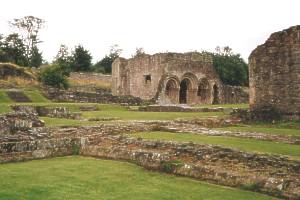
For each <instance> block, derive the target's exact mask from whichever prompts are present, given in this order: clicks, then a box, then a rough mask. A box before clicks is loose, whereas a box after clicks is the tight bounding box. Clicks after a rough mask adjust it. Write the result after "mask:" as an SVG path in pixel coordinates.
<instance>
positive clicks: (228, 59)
mask: <svg viewBox="0 0 300 200" xmlns="http://www.w3.org/2000/svg"><path fill="white" fill-rule="evenodd" d="M211 55H212V56H213V64H214V67H215V69H216V71H217V72H218V74H219V76H220V78H221V80H222V82H223V83H225V84H228V85H236V86H248V84H249V80H248V78H249V75H248V65H247V64H246V62H245V61H244V60H243V58H241V56H240V54H234V53H233V52H232V49H231V48H230V47H228V46H227V47H223V48H220V47H217V48H216V53H212V54H211Z"/></svg>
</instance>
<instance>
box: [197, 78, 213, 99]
mask: <svg viewBox="0 0 300 200" xmlns="http://www.w3.org/2000/svg"><path fill="white" fill-rule="evenodd" d="M197 96H198V97H199V98H200V99H201V102H206V101H207V100H208V99H210V85H209V81H208V79H207V78H201V79H200V81H199V83H198V90H197Z"/></svg>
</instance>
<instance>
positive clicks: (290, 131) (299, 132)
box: [216, 125, 300, 136]
mask: <svg viewBox="0 0 300 200" xmlns="http://www.w3.org/2000/svg"><path fill="white" fill-rule="evenodd" d="M216 130H223V131H233V132H239V131H241V132H258V133H267V134H276V135H293V136H300V129H296V128H295V129H294V128H274V127H263V126H257V125H251V126H232V127H223V128H216Z"/></svg>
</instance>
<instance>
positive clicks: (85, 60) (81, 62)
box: [71, 45, 92, 71]
mask: <svg viewBox="0 0 300 200" xmlns="http://www.w3.org/2000/svg"><path fill="white" fill-rule="evenodd" d="M91 66H92V56H91V54H90V53H89V51H88V50H86V49H84V48H83V46H81V45H78V46H77V47H75V50H74V52H73V53H72V61H71V68H72V70H73V71H90V69H91Z"/></svg>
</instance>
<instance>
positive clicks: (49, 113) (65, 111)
mask: <svg viewBox="0 0 300 200" xmlns="http://www.w3.org/2000/svg"><path fill="white" fill-rule="evenodd" d="M11 107H12V109H13V110H14V111H17V112H26V113H34V114H37V115H38V116H41V117H53V118H66V119H81V113H71V112H70V110H69V108H67V107H53V108H52V107H46V106H28V105H14V106H11Z"/></svg>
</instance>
